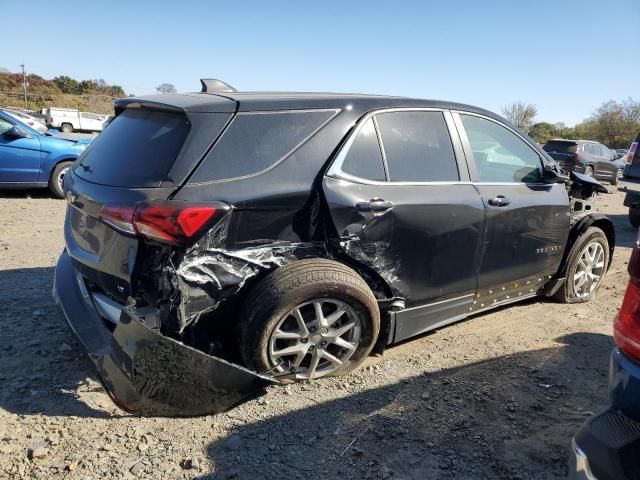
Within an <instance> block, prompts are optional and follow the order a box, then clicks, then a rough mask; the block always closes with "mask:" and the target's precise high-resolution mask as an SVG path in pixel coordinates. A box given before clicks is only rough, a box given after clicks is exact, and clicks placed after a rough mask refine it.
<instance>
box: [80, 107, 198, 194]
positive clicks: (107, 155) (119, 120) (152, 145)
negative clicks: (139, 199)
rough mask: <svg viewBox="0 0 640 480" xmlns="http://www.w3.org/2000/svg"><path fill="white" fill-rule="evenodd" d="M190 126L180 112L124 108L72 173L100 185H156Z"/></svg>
mask: <svg viewBox="0 0 640 480" xmlns="http://www.w3.org/2000/svg"><path fill="white" fill-rule="evenodd" d="M189 129H190V124H189V121H188V120H187V117H186V116H185V115H182V114H179V113H172V112H163V111H157V110H145V109H137V108H129V109H126V110H125V111H124V112H122V113H121V114H120V115H118V116H117V117H116V118H115V119H114V120H113V122H111V124H110V125H109V128H108V129H106V130H105V131H104V132H102V133H101V134H100V135H99V136H98V137H97V138H96V139H95V140H93V142H91V144H89V147H88V148H87V150H85V153H84V154H83V156H82V157H81V161H80V162H79V163H77V164H76V166H75V167H74V173H76V175H78V176H80V177H82V178H84V179H86V180H89V181H91V182H94V183H99V184H102V185H113V186H118V187H154V186H159V185H160V183H161V182H162V180H164V178H165V177H166V175H167V173H168V172H169V169H170V168H171V166H172V165H173V162H174V161H175V159H176V157H177V156H178V153H179V152H180V149H181V148H182V145H183V144H184V141H185V139H186V138H187V135H188V134H189Z"/></svg>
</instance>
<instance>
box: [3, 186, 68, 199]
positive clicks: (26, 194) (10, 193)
mask: <svg viewBox="0 0 640 480" xmlns="http://www.w3.org/2000/svg"><path fill="white" fill-rule="evenodd" d="M0 198H24V199H27V198H55V197H54V196H53V194H52V193H51V191H50V190H49V189H48V188H29V189H26V190H23V189H17V188H16V189H13V188H11V189H6V190H0ZM60 201H61V202H62V201H63V200H60Z"/></svg>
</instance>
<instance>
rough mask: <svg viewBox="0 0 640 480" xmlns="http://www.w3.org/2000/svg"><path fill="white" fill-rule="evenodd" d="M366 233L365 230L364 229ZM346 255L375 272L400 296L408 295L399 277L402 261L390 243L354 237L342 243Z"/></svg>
mask: <svg viewBox="0 0 640 480" xmlns="http://www.w3.org/2000/svg"><path fill="white" fill-rule="evenodd" d="M363 231H364V229H363ZM340 247H341V248H342V249H343V250H344V253H346V254H347V255H349V256H350V257H352V258H353V259H355V260H357V261H358V262H360V263H362V264H364V265H366V266H367V267H369V268H371V269H372V270H373V271H375V272H376V273H377V274H378V275H380V276H381V277H382V279H383V280H384V281H385V282H387V285H390V286H392V287H393V288H394V290H395V293H396V294H397V295H398V296H403V295H405V294H406V286H405V285H404V282H402V280H400V278H399V277H398V271H399V269H400V261H399V259H398V258H397V257H396V256H395V255H394V254H393V252H392V250H391V249H390V242H385V241H367V240H362V239H361V237H360V236H359V235H354V236H352V237H351V238H349V239H347V240H343V241H341V242H340Z"/></svg>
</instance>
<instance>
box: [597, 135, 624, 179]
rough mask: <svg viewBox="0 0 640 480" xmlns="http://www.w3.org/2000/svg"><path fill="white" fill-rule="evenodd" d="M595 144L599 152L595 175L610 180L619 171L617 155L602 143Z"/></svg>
mask: <svg viewBox="0 0 640 480" xmlns="http://www.w3.org/2000/svg"><path fill="white" fill-rule="evenodd" d="M593 146H594V148H595V149H596V152H597V154H598V156H597V162H596V168H595V174H594V176H595V177H596V178H601V179H607V180H608V179H610V178H611V177H612V175H614V174H615V173H616V172H617V171H618V166H617V165H616V164H615V163H614V158H615V156H614V155H613V153H612V151H611V150H609V149H608V148H607V147H605V146H604V145H602V144H601V143H594V144H593Z"/></svg>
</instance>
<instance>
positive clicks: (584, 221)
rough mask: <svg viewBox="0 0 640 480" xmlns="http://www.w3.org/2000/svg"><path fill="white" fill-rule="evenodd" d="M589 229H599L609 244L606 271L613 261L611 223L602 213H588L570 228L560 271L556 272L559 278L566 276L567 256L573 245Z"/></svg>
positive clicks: (613, 230) (613, 241)
mask: <svg viewBox="0 0 640 480" xmlns="http://www.w3.org/2000/svg"><path fill="white" fill-rule="evenodd" d="M589 227H596V228H599V229H600V230H602V231H603V232H604V234H605V236H606V237H607V242H608V243H609V264H608V265H607V269H608V268H609V267H610V266H611V261H612V260H613V251H614V249H615V242H616V231H615V228H614V227H613V222H612V221H611V219H610V218H609V217H607V216H606V215H604V214H602V213H590V214H588V215H586V216H584V217H582V218H581V219H580V220H579V221H578V222H576V223H575V224H574V225H573V226H572V227H571V230H570V232H569V238H568V239H567V245H566V248H565V251H564V255H563V256H562V261H561V263H560V269H559V270H558V274H559V275H560V276H564V275H565V274H566V269H567V261H568V259H569V254H570V253H571V249H572V248H573V245H574V244H575V243H576V241H577V240H578V238H580V236H581V235H582V234H584V232H586V231H587V229H588V228H589Z"/></svg>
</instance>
